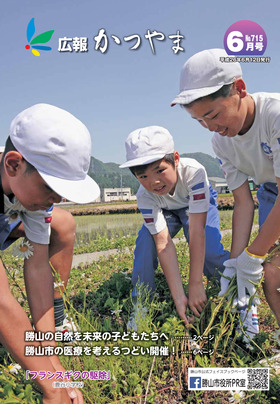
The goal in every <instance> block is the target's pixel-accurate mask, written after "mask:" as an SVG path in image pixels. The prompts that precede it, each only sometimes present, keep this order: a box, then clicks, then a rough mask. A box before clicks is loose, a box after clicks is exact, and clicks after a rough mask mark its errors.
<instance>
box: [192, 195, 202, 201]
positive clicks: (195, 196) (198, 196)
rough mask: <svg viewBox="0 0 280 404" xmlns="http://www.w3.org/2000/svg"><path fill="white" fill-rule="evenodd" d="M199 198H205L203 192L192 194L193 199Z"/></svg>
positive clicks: (198, 199) (197, 199)
mask: <svg viewBox="0 0 280 404" xmlns="http://www.w3.org/2000/svg"><path fill="white" fill-rule="evenodd" d="M201 199H205V194H196V195H194V196H193V200H194V201H200V200H201Z"/></svg>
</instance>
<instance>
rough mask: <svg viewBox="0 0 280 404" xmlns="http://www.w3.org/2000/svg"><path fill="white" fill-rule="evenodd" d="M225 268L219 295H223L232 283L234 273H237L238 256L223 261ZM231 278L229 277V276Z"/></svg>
mask: <svg viewBox="0 0 280 404" xmlns="http://www.w3.org/2000/svg"><path fill="white" fill-rule="evenodd" d="M223 265H224V267H225V269H224V272H223V273H222V275H221V279H220V284H221V291H220V293H219V296H223V295H224V294H225V293H226V291H227V289H228V285H229V284H230V281H231V279H232V278H233V276H234V275H236V258H231V259H229V260H226V261H225V262H224V263H223ZM225 277H227V278H229V279H227V278H225Z"/></svg>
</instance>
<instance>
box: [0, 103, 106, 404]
mask: <svg viewBox="0 0 280 404" xmlns="http://www.w3.org/2000/svg"><path fill="white" fill-rule="evenodd" d="M90 156H91V139H90V134H89V132H88V130H87V128H86V127H85V126H84V125H83V124H82V122H80V121H79V120H78V119H77V118H75V117H74V116H73V115H71V114H70V113H68V112H66V111H64V110H62V109H60V108H57V107H54V106H52V105H48V104H37V105H34V106H32V107H30V108H28V109H26V110H24V111H23V112H21V113H20V114H18V115H17V116H16V117H15V118H14V120H13V121H12V123H11V127H10V134H9V138H8V140H7V142H6V147H5V151H4V154H3V157H2V160H1V167H0V169H1V192H0V247H1V249H5V248H7V247H8V246H9V245H10V244H11V243H12V242H13V241H15V239H17V238H18V237H21V236H25V237H26V238H27V239H28V241H27V242H26V243H25V247H26V249H29V251H27V254H26V259H25V261H24V275H25V284H26V291H27V296H28V301H29V305H30V309H31V314H32V319H33V324H34V327H35V330H36V331H41V332H46V331H52V332H54V331H55V321H54V320H55V318H54V300H53V299H54V297H57V298H61V295H60V293H59V292H57V291H55V293H54V288H53V277H52V271H51V268H50V265H49V259H50V261H51V263H52V266H53V267H54V268H55V270H56V271H57V272H58V273H59V275H60V278H61V279H62V281H63V282H64V286H66V284H67V281H68V277H69V272H70V269H71V262H72V255H73V245H74V238H75V222H74V219H73V218H72V216H71V215H70V214H69V213H68V212H66V211H63V210H61V209H58V208H53V204H54V203H55V202H60V200H61V198H62V197H64V198H66V199H69V200H71V201H74V202H77V203H84V202H90V201H93V200H94V199H96V198H97V197H98V195H99V187H98V185H97V184H96V183H95V182H94V181H93V180H92V179H91V178H90V177H88V176H87V171H88V168H89V163H90ZM0 285H1V293H0V296H1V299H0V317H1V322H0V336H1V337H0V339H1V342H2V343H3V345H4V346H5V347H6V348H7V349H8V350H9V352H10V353H11V354H12V356H13V357H14V358H15V360H16V361H17V362H18V363H19V364H20V365H22V366H23V367H24V368H25V369H28V370H31V371H36V372H39V371H40V370H41V371H50V372H52V373H53V372H54V371H58V370H62V371H64V369H63V367H62V365H61V363H60V361H59V359H58V357H57V356H56V355H53V356H28V355H27V354H26V352H25V348H26V346H27V345H34V346H35V347H36V346H39V345H40V343H38V342H26V341H25V333H26V332H27V331H29V330H30V331H32V326H31V324H30V322H29V320H28V318H27V316H26V314H25V313H24V311H23V309H22V308H21V306H20V305H19V304H18V303H17V301H16V300H15V299H14V298H13V296H12V295H11V293H10V290H9V285H8V281H7V277H6V274H5V270H4V267H3V265H2V263H0ZM15 328H16V331H17V332H16V333H15V332H14V331H15ZM45 344H47V345H53V347H54V346H55V345H54V343H53V342H51V341H47V343H45V342H44V341H43V342H42V343H41V345H42V347H44V345H45ZM37 382H38V384H40V386H41V388H42V390H43V402H44V404H47V403H48V404H50V403H70V402H74V403H82V402H83V399H82V395H81V393H80V392H78V391H77V390H73V389H71V391H70V390H69V391H68V393H67V391H65V389H55V388H53V386H52V381H51V380H47V379H44V380H40V379H37Z"/></svg>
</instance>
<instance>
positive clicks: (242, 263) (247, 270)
mask: <svg viewBox="0 0 280 404" xmlns="http://www.w3.org/2000/svg"><path fill="white" fill-rule="evenodd" d="M264 258H265V257H257V256H254V255H251V254H250V253H248V251H247V248H245V250H244V251H243V253H242V254H240V255H239V257H237V264H236V272H237V287H238V305H239V306H244V305H245V304H246V303H247V302H248V297H247V296H246V289H247V291H248V294H249V296H253V295H254V294H255V293H256V287H255V285H253V284H252V283H251V282H250V281H252V282H254V283H258V282H259V281H260V279H261V277H262V271H263V266H262V263H263V262H264Z"/></svg>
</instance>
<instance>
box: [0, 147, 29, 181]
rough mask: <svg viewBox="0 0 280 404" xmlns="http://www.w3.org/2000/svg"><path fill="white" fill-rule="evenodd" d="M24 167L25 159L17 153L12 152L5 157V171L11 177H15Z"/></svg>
mask: <svg viewBox="0 0 280 404" xmlns="http://www.w3.org/2000/svg"><path fill="white" fill-rule="evenodd" d="M23 165H24V159H23V157H22V155H21V154H20V153H19V152H17V151H10V152H8V153H7V154H6V155H5V157H4V169H5V172H6V174H7V175H8V176H9V177H15V176H16V175H17V174H18V172H19V171H20V169H22V167H23Z"/></svg>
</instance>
